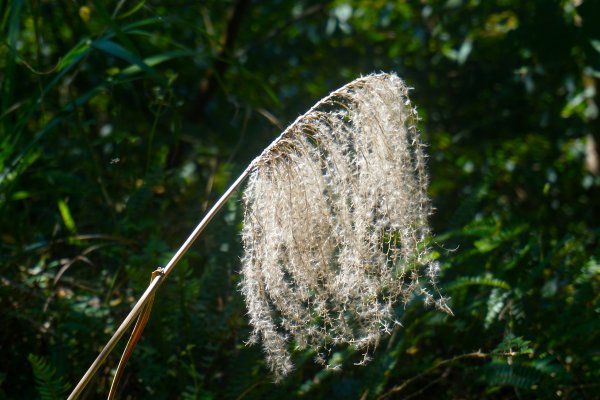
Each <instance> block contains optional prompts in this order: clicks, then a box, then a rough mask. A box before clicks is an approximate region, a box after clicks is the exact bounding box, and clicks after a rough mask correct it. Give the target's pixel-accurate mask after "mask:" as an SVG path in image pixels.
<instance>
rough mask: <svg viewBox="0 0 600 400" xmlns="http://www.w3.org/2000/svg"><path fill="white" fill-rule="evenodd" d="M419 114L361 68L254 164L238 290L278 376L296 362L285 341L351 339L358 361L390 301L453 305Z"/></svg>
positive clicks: (392, 82) (392, 81) (307, 343)
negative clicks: (435, 241)
mask: <svg viewBox="0 0 600 400" xmlns="http://www.w3.org/2000/svg"><path fill="white" fill-rule="evenodd" d="M417 119H418V117H417V113H416V109H415V108H414V107H412V106H411V103H410V100H409V99H408V88H407V87H406V86H405V84H404V83H403V82H402V80H401V79H400V78H398V77H397V76H396V75H394V74H377V75H370V76H366V77H363V78H359V79H357V80H355V81H353V82H351V83H349V84H348V85H346V86H344V87H342V88H341V89H338V90H337V91H335V92H333V93H331V94H330V95H329V96H327V97H326V98H324V99H323V100H321V101H320V102H318V103H317V104H316V105H315V106H314V107H313V108H311V109H310V110H309V111H308V112H307V113H306V114H304V115H303V116H301V117H299V118H298V119H297V120H296V121H295V122H294V123H293V124H292V125H290V126H289V127H288V128H287V129H286V130H285V131H284V132H283V133H282V134H281V136H280V137H279V138H278V139H277V140H276V141H275V142H273V144H272V145H271V146H269V147H268V148H267V149H266V150H265V151H264V152H263V154H262V155H261V156H260V157H258V158H257V159H256V160H255V162H254V165H255V167H254V170H253V172H252V173H251V175H250V179H249V183H248V186H247V188H246V190H245V193H244V202H245V206H246V211H245V217H244V229H243V231H242V239H243V243H244V248H245V255H244V257H243V259H242V263H243V267H242V275H243V277H242V282H241V287H242V292H243V294H244V296H245V298H246V304H247V307H248V311H249V316H250V323H251V324H252V326H253V328H254V332H253V336H254V337H253V340H256V339H261V341H262V344H263V347H264V350H265V353H266V357H267V362H268V364H269V365H270V367H271V369H272V370H273V371H274V373H275V375H276V377H278V378H280V377H282V376H285V375H286V374H287V373H288V372H289V371H290V370H291V368H292V363H291V360H290V354H289V351H288V345H289V342H290V341H291V340H294V341H295V344H296V346H297V347H298V348H301V349H305V348H310V349H314V350H315V351H316V352H317V353H321V352H322V351H323V350H324V349H327V348H330V347H331V346H334V345H336V344H338V343H349V344H351V345H352V346H354V347H356V348H360V349H364V350H365V360H364V361H365V362H366V361H367V360H368V350H369V349H371V348H373V347H375V346H376V345H377V343H378V341H379V339H380V336H381V334H382V333H388V332H389V329H390V326H391V325H394V324H395V319H394V311H393V307H394V305H395V304H396V303H397V302H404V303H406V302H408V301H409V300H410V299H411V298H412V297H413V295H414V294H417V295H422V296H424V298H425V302H426V303H428V304H434V305H436V307H437V308H438V309H440V310H443V311H446V312H450V309H449V308H448V306H447V305H446V301H445V298H444V297H442V296H441V295H439V293H438V290H437V288H436V285H435V282H436V278H437V275H438V273H439V266H438V264H437V263H435V262H434V261H431V259H430V257H429V251H430V250H429V249H428V248H427V247H426V245H425V243H424V241H425V239H426V238H427V237H428V236H429V235H430V231H429V227H428V222H427V219H428V216H429V214H430V213H431V206H430V202H429V198H428V196H427V184H428V177H427V172H426V165H425V155H424V152H423V147H424V145H423V144H422V142H421V140H420V137H419V134H418V131H417V128H416V124H417ZM421 276H424V277H425V278H426V282H423V280H421V281H419V278H420V277H421ZM321 358H322V357H321Z"/></svg>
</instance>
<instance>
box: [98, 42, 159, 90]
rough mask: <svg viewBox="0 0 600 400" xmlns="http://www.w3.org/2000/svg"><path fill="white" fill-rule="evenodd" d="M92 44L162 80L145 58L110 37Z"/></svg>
mask: <svg viewBox="0 0 600 400" xmlns="http://www.w3.org/2000/svg"><path fill="white" fill-rule="evenodd" d="M92 46H93V47H94V48H96V49H98V50H101V51H103V52H105V53H107V54H110V55H112V56H114V57H117V58H120V59H122V60H125V61H127V62H128V63H130V64H134V65H136V66H138V67H139V68H141V69H142V70H144V71H145V72H147V73H148V74H150V75H152V76H153V77H154V78H156V79H158V80H162V77H161V76H160V75H159V74H158V73H157V72H156V71H155V70H154V69H153V68H151V67H150V66H149V65H148V64H146V63H145V62H144V60H142V59H141V58H140V57H138V56H137V55H135V54H134V53H132V52H131V51H129V50H127V49H126V48H125V47H123V46H121V45H119V44H117V43H115V42H112V41H110V40H108V39H102V40H98V41H96V42H94V43H93V44H92Z"/></svg>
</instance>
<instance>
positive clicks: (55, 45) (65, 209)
mask: <svg viewBox="0 0 600 400" xmlns="http://www.w3.org/2000/svg"><path fill="white" fill-rule="evenodd" d="M1 4H2V5H0V31H1V34H0V38H1V42H0V85H1V87H0V89H1V91H0V103H1V109H0V227H1V229H0V310H1V311H0V313H1V321H2V329H1V330H0V351H1V354H2V355H1V357H0V398H9V399H21V398H36V397H39V398H63V397H64V396H65V395H66V394H67V393H68V392H69V388H72V387H73V386H74V384H75V383H76V382H77V381H78V380H79V379H80V378H81V376H82V374H83V372H84V371H85V370H86V369H87V367H88V366H89V364H90V363H91V362H92V360H93V359H94V358H95V357H96V355H97V353H98V351H99V349H100V348H101V346H103V345H104V344H105V343H106V341H107V339H108V337H109V336H110V334H111V333H112V331H113V330H114V329H115V327H116V326H117V325H118V324H119V323H120V322H121V320H122V319H123V317H124V316H125V315H126V313H127V312H128V311H129V309H130V307H131V305H132V304H133V302H134V301H135V299H136V298H137V296H139V294H140V293H141V292H142V290H143V289H144V288H145V286H146V285H147V283H148V280H149V278H150V273H151V271H153V270H154V269H155V268H156V267H157V266H160V265H162V264H164V263H165V261H166V260H168V258H169V257H170V255H171V254H172V252H173V251H174V249H176V248H177V247H178V246H179V245H180V243H181V242H182V241H183V239H184V238H185V237H186V236H187V234H188V233H189V232H190V231H191V230H192V229H193V227H194V226H195V224H196V223H197V222H198V221H199V219H200V218H201V216H202V214H203V213H204V211H205V210H206V209H207V207H208V206H209V205H210V204H211V203H212V202H213V201H214V200H215V199H216V198H217V197H218V196H219V194H220V193H222V192H223V191H224V190H225V188H226V187H227V185H228V184H229V183H230V182H232V181H233V179H235V177H236V176H237V174H238V173H240V172H241V171H242V170H243V169H244V168H245V166H246V165H247V164H248V163H249V161H250V160H251V159H252V158H253V157H255V156H256V155H258V154H259V153H260V152H261V150H262V149H263V148H264V147H266V146H267V145H268V144H269V143H270V141H271V140H272V139H273V138H274V137H275V136H276V135H277V134H278V133H279V132H280V131H281V129H282V128H284V127H285V126H286V124H288V123H289V122H290V121H292V120H294V119H295V117H296V116H298V115H299V114H301V113H303V112H304V111H305V110H306V109H307V108H308V107H310V106H311V105H312V104H313V103H315V102H316V101H317V100H318V99H320V98H321V97H323V96H325V95H326V94H327V93H329V91H331V90H333V89H335V88H337V87H339V86H341V85H343V84H344V83H347V82H348V81H350V80H352V79H354V78H356V77H358V76H359V75H361V74H363V75H364V74H368V73H370V72H374V71H375V72H377V71H396V72H397V73H398V74H399V75H400V76H401V77H403V78H404V79H405V80H406V81H407V82H408V84H409V85H411V86H413V87H414V88H415V89H414V91H413V92H412V95H411V96H412V100H413V102H414V103H416V104H418V105H419V112H420V115H421V117H422V121H421V122H422V131H423V135H424V137H425V140H426V141H427V142H428V143H429V155H430V170H431V180H432V183H431V190H430V192H431V196H432V198H433V201H434V204H435V206H436V214H435V216H434V217H433V219H432V223H433V230H434V232H435V233H436V236H435V238H434V239H435V242H434V243H433V246H434V248H435V250H436V255H437V256H438V257H439V259H440V261H441V262H442V265H443V278H442V281H441V286H442V287H443V288H444V290H445V292H446V294H448V295H449V296H451V297H452V301H451V306H452V309H453V311H454V313H455V316H454V317H448V316H445V315H441V314H439V313H437V312H435V311H432V310H424V309H422V307H420V306H417V304H415V306H414V307H413V306H412V305H411V304H409V305H408V306H407V307H406V308H405V309H404V310H402V323H403V325H404V326H403V327H402V328H397V329H395V330H394V331H393V332H392V335H391V336H390V338H389V339H387V340H386V341H385V342H382V343H381V344H380V346H379V348H378V349H376V351H375V353H374V358H373V361H372V362H371V363H370V364H369V365H368V366H366V367H362V366H354V365H353V363H354V362H355V361H356V360H357V359H359V357H357V355H355V354H353V351H352V350H351V349H345V348H340V349H339V350H337V351H334V352H332V354H331V357H332V359H335V361H340V362H342V364H343V368H342V371H332V370H322V369H320V368H319V367H317V366H316V365H315V364H314V363H313V361H312V358H313V356H314V354H310V353H297V354H296V359H295V362H296V365H297V368H296V370H295V372H294V373H293V374H292V375H291V376H290V377H289V378H288V379H287V380H285V381H284V382H283V383H282V384H280V385H275V384H273V383H272V380H271V377H270V376H269V374H268V371H267V370H266V368H265V365H264V361H263V359H262V355H261V351H260V348H258V347H247V346H245V345H244V341H245V340H246V339H247V338H248V332H249V328H248V326H247V318H246V316H245V308H244V304H243V300H242V299H241V296H240V294H239V292H238V290H237V283H238V280H239V277H238V275H237V271H238V269H239V256H240V251H241V246H240V243H239V242H240V240H239V229H240V224H241V214H242V210H241V205H240V202H239V197H238V198H236V199H234V200H232V201H230V202H229V203H228V205H227V207H226V209H225V210H224V211H223V212H221V214H219V216H218V217H217V218H216V219H215V220H214V222H213V223H212V224H211V226H210V228H209V230H208V231H207V233H206V234H204V235H203V236H202V237H201V238H200V240H199V241H198V243H197V244H195V245H194V247H193V249H192V251H190V252H189V253H188V255H187V256H186V258H185V262H184V263H183V264H182V265H179V266H178V267H177V269H176V270H175V272H174V273H173V274H172V275H171V277H170V279H169V280H168V281H167V282H166V283H165V285H163V286H162V287H161V290H160V291H159V293H158V297H157V301H156V303H155V309H154V311H153V316H152V318H151V321H150V323H149V326H148V327H147V329H146V332H145V334H144V338H143V339H142V341H141V342H140V344H139V345H138V348H137V349H136V351H135V353H134V357H133V359H132V361H131V362H130V364H129V366H128V368H127V370H126V376H125V378H124V381H123V386H122V388H121V396H122V398H156V399H161V398H164V399H166V398H169V399H265V398H273V399H278V398H301V397H303V398H310V399H374V398H381V397H384V398H398V399H407V398H422V399H427V398H456V399H459V398H460V399H510V398H517V399H525V398H531V399H537V398H565V399H595V398H600V395H599V393H600V384H599V382H600V246H599V243H598V237H599V234H600V229H599V228H600V222H599V221H600V196H599V195H600V175H599V169H600V167H599V165H598V163H599V157H598V149H599V147H598V145H597V143H598V142H599V141H600V130H599V128H600V126H599V118H598V105H597V103H598V100H599V98H598V94H597V86H598V79H600V3H599V2H596V1H593V0H583V1H581V0H532V1H521V0H493V1H492V0H490V1H482V0H444V1H441V0H406V1H396V2H392V1H380V0H344V1H322V2H317V1H309V0H295V1H283V0H279V1H275V0H273V1H256V0H235V1H231V0H227V1H225V0H222V1H215V0H207V1H201V2H191V1H183V0H146V1H144V0H142V1H138V0H130V1H102V0H90V1H88V2H84V1H49V0H31V1H24V0H8V1H7V2H2V3H1ZM117 362H118V354H116V353H115V354H114V355H113V356H111V358H110V359H109V362H108V363H107V365H106V366H105V367H103V369H102V370H101V371H100V374H99V376H98V378H97V379H96V380H95V381H94V382H93V384H92V385H91V388H90V389H89V391H88V393H87V398H90V399H92V398H102V397H104V396H105V395H106V393H107V392H108V386H109V384H110V376H111V375H110V374H111V371H114V368H115V366H116V363H117Z"/></svg>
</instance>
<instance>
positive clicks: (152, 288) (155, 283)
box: [68, 161, 256, 400]
mask: <svg viewBox="0 0 600 400" xmlns="http://www.w3.org/2000/svg"><path fill="white" fill-rule="evenodd" d="M255 164H256V162H255V161H253V162H252V163H250V165H249V166H248V168H246V170H245V171H244V172H242V174H241V175H240V176H239V177H238V178H237V179H236V180H235V182H233V184H231V186H230V187H229V188H228V189H227V191H226V192H225V193H223V195H222V196H221V198H219V200H217V202H216V203H215V204H214V205H213V207H212V208H211V209H210V210H209V211H208V213H207V214H206V215H205V216H204V218H203V219H202V221H200V223H198V225H197V226H196V228H195V229H194V231H193V232H192V233H191V234H190V236H189V237H188V238H187V239H186V241H185V242H184V243H183V244H182V245H181V247H180V248H179V250H177V252H176V253H175V255H174V256H173V257H172V258H171V260H170V261H169V262H168V263H167V265H166V266H165V267H164V268H163V270H162V274H157V276H156V278H155V279H153V280H152V281H151V282H150V284H149V285H148V287H147V288H146V291H145V292H144V293H143V294H142V296H141V297H140V298H139V300H138V301H137V303H135V305H134V306H133V308H132V309H131V311H130V312H129V314H128V315H127V317H125V320H123V322H122V323H121V325H120V326H119V328H118V329H117V330H116V331H115V333H114V334H113V336H112V337H111V338H110V340H109V341H108V343H107V344H106V345H105V346H104V348H103V349H102V351H101V352H100V354H98V357H96V360H94V362H93V363H92V365H91V366H90V367H89V368H88V370H87V371H86V373H85V374H84V376H83V378H81V380H80V381H79V382H78V383H77V386H75V389H73V392H71V394H70V395H69V397H68V399H69V400H72V399H77V398H79V396H80V395H81V394H82V393H83V391H84V389H85V387H86V386H87V385H88V384H89V383H90V381H91V380H92V378H93V377H94V374H95V373H96V372H97V371H98V369H99V368H100V366H101V365H102V364H103V363H104V361H106V358H107V357H108V355H109V354H110V353H111V351H112V350H113V349H114V347H115V346H116V344H117V343H118V341H119V339H121V337H122V336H123V335H124V334H125V332H126V331H127V329H128V328H129V326H131V324H132V323H133V322H134V320H135V319H136V317H137V316H138V315H139V314H140V312H141V311H142V309H144V308H145V307H146V304H148V302H149V301H150V300H151V299H152V298H153V296H154V293H155V292H156V290H157V289H158V287H159V286H160V285H161V284H162V283H163V281H164V280H165V279H166V278H167V276H168V275H169V274H170V273H171V271H173V268H174V267H175V265H177V263H178V262H179V261H181V259H182V258H183V256H184V254H185V253H186V252H187V251H188V250H189V248H190V247H191V246H192V244H193V243H194V241H195V240H196V239H197V238H198V236H200V234H201V233H202V231H203V230H204V228H206V226H207V225H208V224H209V222H210V221H211V220H212V219H213V217H214V216H215V215H216V214H217V212H219V210H220V209H221V208H222V207H223V205H225V203H226V202H227V200H229V198H230V197H231V195H232V193H233V192H234V191H235V190H236V189H237V188H238V187H239V186H240V185H241V183H242V182H243V181H244V180H245V179H246V178H247V177H248V175H249V174H250V171H252V169H253V168H254V166H255Z"/></svg>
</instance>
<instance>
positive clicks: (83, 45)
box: [57, 38, 92, 71]
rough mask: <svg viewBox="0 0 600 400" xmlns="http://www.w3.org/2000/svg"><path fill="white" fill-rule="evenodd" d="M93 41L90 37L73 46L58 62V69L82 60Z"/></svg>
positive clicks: (60, 69)
mask: <svg viewBox="0 0 600 400" xmlns="http://www.w3.org/2000/svg"><path fill="white" fill-rule="evenodd" d="M91 43H92V42H91V41H90V40H89V39H87V38H86V39H83V40H81V41H80V42H79V43H78V44H77V45H76V46H75V47H73V48H72V49H71V50H69V52H68V53H67V54H65V56H64V57H63V58H62V59H61V60H60V62H59V63H58V67H57V71H62V70H63V69H65V68H67V67H70V66H72V65H73V64H75V63H77V61H79V60H81V59H82V58H83V57H84V56H85V55H86V54H88V53H89V51H90V45H91Z"/></svg>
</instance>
